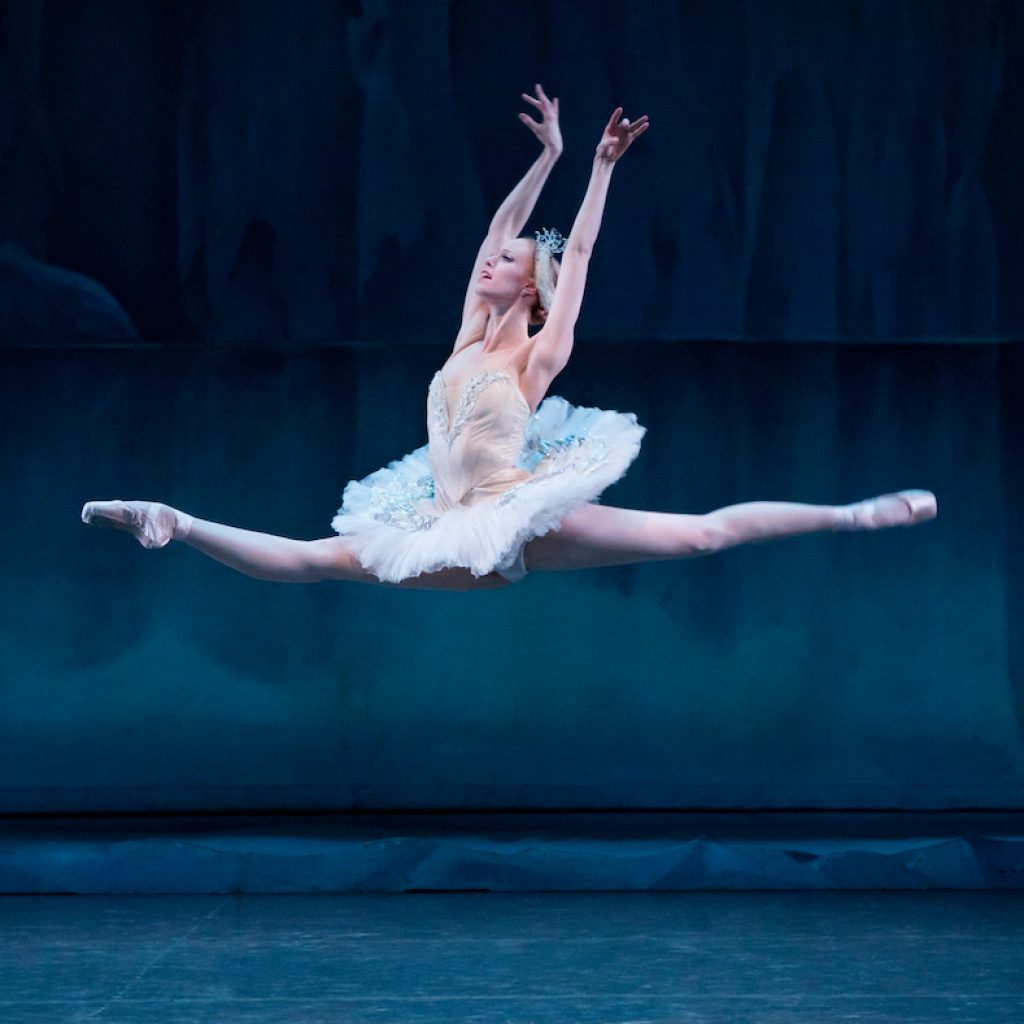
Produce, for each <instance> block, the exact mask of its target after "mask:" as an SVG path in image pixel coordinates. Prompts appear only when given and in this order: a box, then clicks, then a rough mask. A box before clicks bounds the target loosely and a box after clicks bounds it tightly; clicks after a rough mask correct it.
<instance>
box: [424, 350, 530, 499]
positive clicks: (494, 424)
mask: <svg viewBox="0 0 1024 1024" xmlns="http://www.w3.org/2000/svg"><path fill="white" fill-rule="evenodd" d="M449 390H452V391H456V396H455V397H456V400H455V403H454V407H451V406H450V405H449V398H448V392H449ZM529 419H530V408H529V406H528V405H527V404H526V399H525V398H523V395H522V393H521V392H520V390H519V388H518V386H517V384H516V382H515V381H514V380H513V379H512V377H511V376H510V375H509V374H508V373H507V372H506V371H505V370H485V371H483V372H482V373H477V374H474V375H473V376H472V377H470V378H469V379H468V380H467V381H466V382H465V383H464V384H463V385H462V387H461V388H458V389H449V388H448V387H447V386H446V384H445V380H444V377H443V376H442V375H441V373H440V371H439V372H438V373H435V374H434V378H433V380H432V381H431V382H430V390H429V392H428V396H427V432H428V436H429V439H430V443H429V449H428V451H429V456H430V468H431V471H432V473H433V477H434V482H435V493H434V497H435V501H436V502H437V505H438V508H439V509H442V510H443V509H444V508H445V507H451V506H452V505H454V504H458V503H462V504H466V503H472V501H473V500H475V499H476V498H477V497H478V496H479V497H486V496H489V495H492V494H494V493H497V492H499V491H503V490H505V489H506V488H507V487H509V486H511V485H512V484H514V483H516V482H518V481H520V480H522V479H523V478H524V477H525V476H527V475H528V473H526V472H525V471H524V470H523V469H522V468H521V467H519V466H517V465H516V460H517V458H518V456H519V453H520V452H521V450H522V447H523V438H524V434H525V432H526V425H527V423H528V422H529Z"/></svg>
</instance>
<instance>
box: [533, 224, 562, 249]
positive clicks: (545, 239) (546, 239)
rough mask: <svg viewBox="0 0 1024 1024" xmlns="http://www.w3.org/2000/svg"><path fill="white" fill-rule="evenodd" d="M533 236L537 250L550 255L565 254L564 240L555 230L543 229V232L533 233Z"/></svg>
mask: <svg viewBox="0 0 1024 1024" xmlns="http://www.w3.org/2000/svg"><path fill="white" fill-rule="evenodd" d="M533 235H534V237H535V238H536V239H537V245H538V247H539V248H542V249H547V250H548V251H549V252H551V253H558V252H565V244H566V240H565V238H563V237H562V233H561V232H560V231H559V230H558V229H557V228H544V230H543V231H534V233H533Z"/></svg>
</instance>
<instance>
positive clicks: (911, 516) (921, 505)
mask: <svg viewBox="0 0 1024 1024" xmlns="http://www.w3.org/2000/svg"><path fill="white" fill-rule="evenodd" d="M840 510H841V511H842V513H843V517H842V519H841V520H840V522H839V524H838V525H837V526H836V529H837V530H881V529H884V528H885V527H887V526H914V525H915V524H917V523H924V522H927V521H928V520H929V519H934V518H935V517H936V515H938V502H936V500H935V495H934V494H932V492H931V491H920V490H910V491H896V492H895V493H893V494H880V495H879V496H878V497H877V498H868V499H866V500H865V501H855V502H854V503H853V504H852V505H841V506H840Z"/></svg>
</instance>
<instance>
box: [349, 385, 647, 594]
mask: <svg viewBox="0 0 1024 1024" xmlns="http://www.w3.org/2000/svg"><path fill="white" fill-rule="evenodd" d="M645 432H646V431H645V428H644V427H642V426H640V425H639V424H638V423H637V421H636V416H635V415H633V413H620V412H610V411H606V410H604V409H588V408H578V407H576V406H573V405H570V404H569V403H568V402H567V401H566V400H565V399H564V398H556V397H552V398H547V399H545V400H544V401H543V402H542V403H541V405H540V406H539V408H538V409H537V411H536V412H535V413H534V414H533V415H532V416H531V417H530V418H529V421H528V423H527V426H526V430H525V434H524V443H523V446H522V450H521V452H520V454H519V458H518V461H517V467H518V468H519V469H520V470H525V471H526V472H528V473H529V476H527V477H526V478H525V479H522V480H521V481H520V482H517V483H514V484H513V485H512V486H510V487H508V488H506V489H505V490H503V491H501V492H500V493H498V494H496V495H493V496H489V497H488V498H487V499H486V500H478V501H475V502H473V503H472V504H456V505H455V506H454V507H452V508H448V509H446V510H444V511H440V510H439V509H438V507H437V505H436V504H435V500H434V499H435V494H434V480H433V478H432V476H431V469H430V461H429V445H424V446H423V447H422V448H417V449H416V450H415V451H414V452H411V453H410V454H408V455H406V456H405V457H404V458H402V459H399V460H397V461H395V462H392V463H390V464H389V465H388V466H387V467H385V468H384V469H379V470H377V471H376V472H375V473H371V474H370V475H369V476H368V477H365V478H364V479H362V480H353V481H352V482H351V483H349V484H348V486H347V487H346V488H345V493H344V496H343V498H342V506H341V508H340V509H338V513H337V515H336V516H335V517H334V519H333V520H332V521H331V526H332V527H333V528H334V530H335V531H336V532H337V533H339V534H341V535H343V536H345V537H348V538H349V542H350V544H351V546H352V550H353V552H354V553H355V555H356V557H357V558H358V559H359V561H360V562H361V563H362V564H363V565H364V566H365V567H366V568H367V569H368V570H369V571H370V572H372V573H373V574H374V575H375V576H377V577H378V578H379V579H380V580H383V581H385V582H389V583H398V582H400V581H401V580H404V579H408V578H410V577H413V576H419V575H420V574H421V573H429V572H435V571H436V570H438V569H443V568H448V567H452V566H463V567H465V568H468V569H469V570H470V571H471V572H472V573H473V575H474V576H486V575H487V574H488V573H491V572H495V571H501V570H502V569H503V568H507V567H509V566H511V565H512V564H513V563H515V561H516V559H517V558H518V556H519V554H520V552H521V550H522V547H523V545H524V544H525V543H526V542H527V541H528V540H530V539H532V538H533V537H539V536H541V535H542V534H544V533H547V532H548V531H549V530H551V529H554V528H555V527H557V526H558V524H559V523H560V522H561V521H562V519H563V518H564V517H565V515H566V514H567V513H568V512H571V511H572V510H573V509H575V508H578V507H579V506H581V505H583V504H586V503H587V502H589V501H594V500H595V499H596V498H597V497H598V495H600V493H601V492H602V491H603V490H604V489H605V488H606V487H608V486H609V485H611V484H613V483H615V481H616V480H618V479H619V478H620V477H622V476H623V474H624V473H625V472H626V470H627V468H628V467H629V465H630V463H631V462H632V461H633V460H634V459H635V458H636V457H637V454H638V453H639V451H640V441H641V438H642V437H643V435H644V433H645Z"/></svg>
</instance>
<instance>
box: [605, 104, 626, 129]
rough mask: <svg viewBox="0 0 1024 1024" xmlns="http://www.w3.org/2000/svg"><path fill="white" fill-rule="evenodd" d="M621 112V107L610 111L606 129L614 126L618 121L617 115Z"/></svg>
mask: <svg viewBox="0 0 1024 1024" xmlns="http://www.w3.org/2000/svg"><path fill="white" fill-rule="evenodd" d="M621 113H622V107H616V108H615V110H614V111H612V116H611V117H610V118H609V120H608V127H607V128H606V131H609V132H610V131H612V130H613V129H614V128H615V125H616V124H617V123H618V120H619V115H620V114H621Z"/></svg>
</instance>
